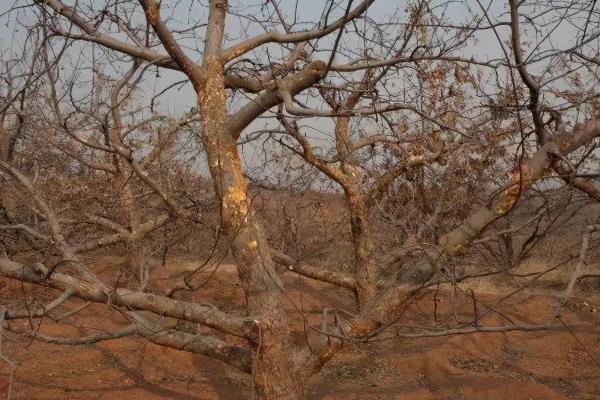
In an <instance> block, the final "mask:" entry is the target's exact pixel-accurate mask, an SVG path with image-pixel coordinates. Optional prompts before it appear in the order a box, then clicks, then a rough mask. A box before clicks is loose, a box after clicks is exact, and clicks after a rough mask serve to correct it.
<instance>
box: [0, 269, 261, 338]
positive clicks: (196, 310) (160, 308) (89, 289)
mask: <svg viewBox="0 0 600 400" xmlns="http://www.w3.org/2000/svg"><path fill="white" fill-rule="evenodd" d="M45 275H46V271H44V270H43V269H42V268H40V267H38V266H30V265H25V264H21V263H17V262H13V261H10V260H6V259H0V276H5V277H7V278H12V279H16V280H20V281H25V282H30V283H34V284H38V285H43V286H49V287H52V288H56V289H60V290H67V289H69V288H71V289H72V290H73V295H75V296H78V297H81V298H83V299H85V300H88V301H94V302H98V303H105V304H106V303H111V304H114V305H117V306H122V307H127V308H129V309H133V310H145V311H152V312H154V313H157V314H159V315H165V316H167V317H173V318H178V319H184V320H187V321H192V322H198V323H200V324H202V325H206V326H208V327H210V328H213V329H216V330H219V331H221V332H224V333H228V334H230V335H234V336H240V337H246V338H251V337H253V336H254V332H255V325H256V323H255V321H254V320H251V319H248V318H243V317H238V316H234V315H230V314H227V313H225V312H223V311H221V310H219V309H217V308H216V307H214V306H213V305H209V304H198V303H192V302H188V301H183V300H174V299H171V298H169V297H165V296H160V295H155V294H150V293H144V292H135V291H132V290H129V289H125V288H114V290H112V291H111V293H107V291H106V289H104V288H103V287H102V286H101V285H100V284H98V283H95V282H88V281H85V280H83V279H81V278H78V277H74V276H70V275H64V274H60V273H57V272H55V273H53V274H51V276H49V277H46V276H45Z"/></svg>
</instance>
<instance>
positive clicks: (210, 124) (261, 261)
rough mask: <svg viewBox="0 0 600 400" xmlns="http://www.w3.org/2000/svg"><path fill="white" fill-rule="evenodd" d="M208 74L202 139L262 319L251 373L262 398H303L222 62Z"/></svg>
mask: <svg viewBox="0 0 600 400" xmlns="http://www.w3.org/2000/svg"><path fill="white" fill-rule="evenodd" d="M203 67H204V68H206V70H207V72H208V74H207V76H208V78H207V79H206V81H205V82H204V84H203V85H202V86H201V88H200V90H199V92H198V106H199V109H200V111H201V114H202V117H203V118H202V129H203V134H202V139H203V144H204V149H205V152H206V155H207V159H208V165H209V169H210V173H211V177H212V181H213V184H214V187H215V190H216V193H217V196H218V197H219V198H220V200H221V230H222V234H223V237H224V240H225V241H226V243H228V244H230V245H231V250H232V253H233V256H234V257H235V260H236V265H237V268H238V272H239V276H240V280H241V282H242V287H243V289H244V292H245V296H246V302H247V307H248V313H249V315H250V316H251V317H252V318H255V319H256V320H257V323H258V321H260V337H259V339H258V341H257V343H255V350H256V352H255V355H254V360H253V369H252V376H253V381H254V390H255V394H256V395H257V397H258V398H259V399H300V398H302V390H301V386H300V382H299V381H298V379H297V373H296V372H297V371H296V367H295V365H294V363H293V361H292V360H293V359H294V357H293V355H294V350H295V349H294V347H293V346H292V345H291V343H290V330H289V326H288V322H287V317H286V314H285V310H284V307H283V301H282V300H283V295H282V294H283V284H282V282H281V280H280V279H279V276H278V274H277V273H276V271H275V268H274V264H273V261H272V260H271V255H270V253H269V246H268V243H267V240H266V237H265V235H264V233H263V230H262V227H261V225H260V223H259V222H258V221H257V219H256V217H255V215H254V213H253V211H252V209H251V205H250V203H249V201H248V198H247V186H246V181H245V178H244V176H243V174H242V167H241V164H240V158H239V154H238V151H237V144H236V142H235V140H234V138H233V136H232V135H231V134H230V133H229V132H228V131H227V130H226V128H225V127H226V121H227V108H226V102H225V100H226V96H225V86H224V82H223V71H222V66H221V65H220V64H219V63H218V62H217V60H214V62H213V60H210V59H209V60H206V61H205V64H204V66H203Z"/></svg>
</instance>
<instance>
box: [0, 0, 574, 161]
mask: <svg viewBox="0 0 600 400" xmlns="http://www.w3.org/2000/svg"><path fill="white" fill-rule="evenodd" d="M64 3H65V4H67V5H73V4H75V1H74V0H64ZM206 3H207V0H201V1H197V0H194V1H190V2H188V1H182V2H179V1H175V0H163V11H162V16H163V18H168V24H169V27H170V28H171V29H174V30H177V29H183V28H186V27H189V26H190V24H194V23H195V22H198V23H200V24H203V23H204V22H205V21H206V17H207V11H206ZM354 3H355V4H356V3H358V0H356V1H354ZM530 3H531V2H530V1H526V2H525V3H524V4H525V5H524V6H522V8H521V12H522V13H523V14H525V16H527V14H528V13H531V15H534V13H537V12H538V11H539V9H540V8H539V7H536V6H528V4H530ZM78 4H80V5H81V4H84V5H87V6H88V7H89V6H91V7H93V8H94V9H96V10H98V9H101V8H103V7H104V6H105V5H106V4H107V1H106V0H79V1H78ZM111 4H112V2H111ZM190 4H191V5H190ZM264 4H265V1H263V0H260V1H259V0H256V1H248V0H232V1H231V2H230V15H229V16H228V18H227V22H226V34H227V39H228V40H227V41H226V42H225V47H227V46H229V45H231V44H234V43H237V42H238V41H239V40H240V37H242V36H248V35H249V36H253V35H256V34H259V33H262V31H263V28H262V27H260V26H259V25H258V24H256V23H253V22H251V20H252V18H257V19H260V18H261V17H264V10H265V8H264V7H263V5H264ZM279 4H280V9H281V10H282V12H283V13H284V14H285V16H286V19H287V20H288V21H291V20H292V18H293V16H294V15H296V20H297V21H298V22H299V23H298V25H297V26H296V27H294V29H295V30H303V29H310V28H313V27H314V26H315V25H316V24H318V23H319V21H322V16H323V5H324V4H325V2H323V1H319V0H299V1H298V4H297V7H296V2H295V1H294V0H281V1H280V2H279ZM346 4H347V3H346V1H342V2H341V3H340V6H338V7H337V8H335V9H333V10H332V11H331V16H330V18H329V21H331V20H333V19H335V18H337V17H339V16H341V15H342V14H343V12H344V9H345V7H346ZM428 4H429V7H430V8H431V9H433V10H434V13H435V14H436V15H438V17H443V18H444V19H445V20H446V21H447V22H449V23H452V24H454V25H462V24H465V23H466V22H467V21H469V20H471V19H472V18H473V17H474V16H479V18H481V17H482V15H483V14H482V7H483V8H485V9H486V10H487V12H488V15H489V16H490V18H491V19H492V20H493V21H494V22H496V21H507V20H508V17H509V16H508V14H507V13H508V5H507V1H499V0H492V1H482V2H481V3H480V2H479V1H478V0H466V1H446V0H433V1H430V2H429V3H428ZM174 5H177V6H176V7H173V6H174ZM32 7H33V8H32ZM11 8H12V9H13V11H12V12H8V10H9V9H11ZM34 8H35V6H31V2H30V1H28V0H15V1H12V0H4V1H2V2H0V49H1V50H2V59H3V60H9V59H10V58H11V57H14V56H17V55H19V54H20V53H21V51H22V49H23V45H24V43H26V40H25V39H26V34H27V30H26V29H24V28H23V25H32V24H33V23H35V21H36V19H35V17H34V12H35V9H34ZM408 8H409V6H408V4H407V2H406V1H404V0H400V1H395V0H378V1H375V3H374V4H373V5H372V6H370V7H369V9H368V11H367V13H366V16H367V17H368V18H369V19H371V20H373V21H377V22H378V23H380V28H381V29H382V30H383V31H384V32H385V33H389V32H392V31H393V30H394V29H395V28H394V27H390V26H387V25H386V23H387V22H389V21H390V20H394V21H400V22H405V21H407V19H408V16H409V13H408V11H407V10H408ZM111 9H112V8H111ZM269 12H272V9H270V11H269ZM556 12H557V13H559V12H560V11H556ZM240 14H241V15H244V18H240V17H239V16H238V15H240ZM141 18H142V16H141V15H138V16H137V17H134V21H137V22H141V21H142V20H141ZM550 18H551V15H548V16H542V19H541V20H542V21H551V19H550ZM525 22H526V18H524V21H523V23H522V38H523V42H524V43H525V46H524V47H525V49H526V52H527V48H528V47H529V46H531V45H532V44H533V43H536V42H538V41H539V40H540V39H543V38H545V35H547V34H549V35H550V38H551V40H548V41H546V42H544V43H552V45H553V46H556V47H569V46H571V45H572V44H573V37H574V34H575V32H576V27H575V26H574V25H570V24H569V23H562V24H560V25H557V26H554V25H550V26H548V27H546V28H544V29H542V30H540V31H535V30H533V29H532V28H531V27H530V26H528V25H527V24H526V23H525ZM358 23H359V24H360V21H359V22H358ZM483 24H484V25H487V23H483ZM203 29H204V28H203V26H202V25H200V26H199V27H198V28H197V29H196V32H197V33H198V35H197V36H198V37H200V38H201V37H202V36H203ZM271 29H278V30H281V26H278V27H273V28H271ZM496 32H497V33H498V35H499V36H500V40H501V41H502V42H503V45H504V46H505V47H507V45H506V43H507V42H508V40H509V38H510V35H509V32H510V30H509V28H508V26H500V27H498V28H497V31H496ZM336 36H337V32H335V33H334V34H331V35H329V36H328V37H326V38H324V39H321V40H320V41H319V43H320V44H321V45H322V47H323V48H325V49H327V48H331V44H332V43H333V40H334V39H335V37H336ZM473 39H474V40H471V41H470V42H469V44H468V45H467V46H466V47H464V48H463V49H461V50H460V52H459V53H458V54H459V55H461V56H462V57H465V58H471V57H473V58H476V59H478V60H489V59H502V58H503V57H504V55H503V53H502V48H501V46H500V45H499V40H498V38H497V37H496V36H495V32H494V31H493V30H491V29H489V30H486V31H482V32H478V33H477V34H476V35H475V36H474V38H473ZM352 40H353V38H352V37H351V36H348V35H345V36H342V42H343V44H344V45H345V46H346V47H348V48H350V49H351V48H352V46H353V43H352ZM180 43H181V44H182V45H183V46H184V47H185V48H186V51H187V53H188V55H190V57H191V58H193V59H195V60H199V59H200V57H201V55H200V52H199V51H200V50H201V47H202V42H201V40H198V39H193V40H192V39H188V38H185V37H182V38H181V39H180ZM544 46H545V47H547V49H549V45H546V44H545V45H544ZM544 46H542V47H541V48H539V49H537V51H538V52H539V51H543V50H544ZM92 48H93V49H94V50H93V51H92V50H91V49H92ZM374 51H376V50H374ZM102 52H103V50H102V49H100V48H99V47H98V46H94V47H92V46H90V45H89V44H88V43H83V44H81V45H79V46H74V47H73V49H72V50H71V51H70V56H69V59H70V61H71V65H69V64H68V63H64V64H65V65H63V66H62V74H63V76H65V77H66V76H71V75H73V74H74V73H75V72H74V71H75V70H74V69H73V67H72V65H75V64H77V63H79V62H81V63H82V64H83V65H87V66H91V65H94V66H95V68H97V69H99V70H101V71H102V72H103V73H104V74H106V75H107V76H112V77H117V76H120V75H122V74H123V73H124V72H125V71H126V69H127V68H128V67H129V65H130V64H131V62H130V61H129V60H126V61H125V62H123V63H120V64H119V65H118V66H117V68H116V69H115V68H111V67H108V66H106V65H104V64H97V63H95V60H97V59H99V58H101V57H102ZM281 55H284V54H282V52H281V48H279V47H278V46H262V47H261V48H259V49H257V50H256V51H253V52H252V53H251V54H249V55H248V57H252V58H255V59H257V60H262V61H265V60H267V58H268V59H272V58H277V57H278V56H281ZM336 57H337V58H336V62H343V61H344V59H343V58H344V56H343V55H338V56H336ZM328 58H329V54H328V53H327V51H325V52H322V53H316V54H314V55H313V59H322V60H327V59H328ZM545 66H546V64H545V63H544V62H541V63H539V64H537V65H532V66H530V67H529V68H530V71H531V72H532V73H534V74H536V73H541V72H542V70H543V68H545ZM87 73H88V74H90V72H89V70H88V71H87ZM488 73H489V72H488ZM78 74H80V77H81V78H82V79H84V78H85V74H86V71H85V70H83V71H78ZM90 76H91V75H90ZM184 78H185V76H184V75H183V74H181V73H179V72H175V71H170V70H165V69H161V70H160V71H155V70H153V69H150V70H149V72H148V73H146V74H145V76H144V81H143V83H142V88H143V93H138V94H137V96H138V97H137V98H138V100H139V101H140V102H141V103H144V102H145V103H148V102H149V99H150V98H151V97H152V96H153V95H154V94H155V93H158V92H160V91H162V90H163V89H164V88H166V87H168V86H170V85H171V84H172V83H174V82H178V81H180V80H181V79H184ZM399 84H400V85H401V84H402V82H399ZM1 88H2V86H1V85H0V90H2V89H1ZM79 90H80V91H81V93H82V94H81V95H82V96H85V94H86V91H89V87H88V86H87V85H86V84H82V85H81V86H80V88H79ZM251 97H252V96H248V97H246V98H245V97H243V96H237V97H236V100H235V101H234V103H233V104H232V105H231V107H232V109H233V110H235V109H236V108H237V107H239V106H240V105H242V104H244V103H245V102H246V101H251ZM195 103H196V96H195V93H194V92H193V90H192V88H191V85H189V84H183V85H180V86H178V87H177V88H175V89H171V90H169V91H168V92H167V93H165V94H164V95H162V96H161V97H160V99H159V100H158V104H157V109H158V110H160V111H161V112H162V113H166V114H171V115H179V114H181V113H182V112H186V111H188V110H190V108H192V107H194V106H195ZM311 125H312V126H313V127H314V128H315V129H314V130H315V132H331V127H332V120H331V119H318V120H314V121H311ZM269 126H272V121H269V120H267V119H258V120H257V121H255V122H254V123H253V124H252V125H251V126H250V127H248V129H247V132H252V131H254V130H257V129H261V128H264V127H269ZM253 146H254V145H250V146H244V149H243V152H242V153H243V156H244V160H245V162H246V163H247V165H246V167H247V169H252V168H253V167H254V165H255V164H256V163H260V158H261V157H260V156H261V150H262V149H261V148H256V147H253Z"/></svg>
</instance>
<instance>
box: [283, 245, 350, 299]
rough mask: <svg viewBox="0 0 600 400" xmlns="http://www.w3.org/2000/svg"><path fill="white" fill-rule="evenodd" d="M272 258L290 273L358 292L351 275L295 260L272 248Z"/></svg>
mask: <svg viewBox="0 0 600 400" xmlns="http://www.w3.org/2000/svg"><path fill="white" fill-rule="evenodd" d="M271 258H273V261H275V262H276V263H278V264H281V265H284V266H285V267H287V269H288V270H289V271H292V272H295V273H297V274H299V275H302V276H306V277H307V278H311V279H314V280H317V281H321V282H327V283H330V284H332V285H335V286H340V287H343V288H346V289H350V290H356V280H355V279H354V277H352V276H351V275H347V274H343V273H341V272H336V271H330V270H327V269H324V268H320V267H315V266H313V265H309V264H305V263H303V262H299V261H297V260H294V259H293V258H292V257H290V256H288V255H287V254H284V253H282V252H281V251H279V250H275V249H273V248H271Z"/></svg>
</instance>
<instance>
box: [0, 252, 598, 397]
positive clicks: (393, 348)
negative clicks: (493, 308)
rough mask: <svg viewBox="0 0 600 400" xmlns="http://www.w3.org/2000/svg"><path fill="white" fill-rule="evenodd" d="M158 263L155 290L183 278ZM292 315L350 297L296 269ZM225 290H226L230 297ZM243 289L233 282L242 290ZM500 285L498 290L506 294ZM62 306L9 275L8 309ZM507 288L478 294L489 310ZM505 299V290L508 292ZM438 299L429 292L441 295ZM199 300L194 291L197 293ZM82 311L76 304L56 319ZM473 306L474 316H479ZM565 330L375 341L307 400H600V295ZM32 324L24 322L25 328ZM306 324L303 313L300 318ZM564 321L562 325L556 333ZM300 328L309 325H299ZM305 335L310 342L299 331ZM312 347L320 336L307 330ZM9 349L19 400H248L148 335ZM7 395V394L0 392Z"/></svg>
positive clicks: (93, 321)
mask: <svg viewBox="0 0 600 400" xmlns="http://www.w3.org/2000/svg"><path fill="white" fill-rule="evenodd" d="M117 265H118V264H117V261H116V260H108V261H107V260H103V262H102V263H101V264H98V265H96V267H95V269H96V271H97V272H99V273H100V274H105V273H108V272H110V271H111V270H113V269H114V268H116V267H117ZM173 265H179V266H180V265H187V266H188V267H189V265H190V263H189V262H188V263H187V264H186V263H185V262H174V263H172V264H171V266H169V267H166V268H164V267H158V268H157V269H156V270H155V271H154V273H153V281H152V285H153V286H154V287H165V286H168V285H170V284H172V283H173V280H174V279H173V276H174V275H175V274H176V272H177V271H176V270H177V268H175V267H173ZM236 279H237V278H236V276H235V274H234V272H233V270H232V269H231V268H227V267H226V266H223V267H221V268H220V269H219V271H218V273H216V274H214V276H213V277H212V279H211V280H209V281H208V282H207V284H206V285H205V287H204V288H203V289H202V290H200V291H198V292H197V293H195V294H194V295H193V298H211V300H212V301H213V303H215V304H217V305H219V304H221V305H227V306H229V307H231V305H233V306H234V307H235V306H236V304H237V305H238V306H241V302H242V301H243V300H242V299H243V297H242V294H241V291H240V290H239V289H236V290H233V291H232V290H231V288H232V286H233V285H235V281H236ZM285 281H286V285H287V286H288V287H290V288H291V290H290V295H289V296H288V302H289V308H290V313H291V314H293V315H297V314H298V312H297V308H300V309H302V310H304V312H305V314H306V315H307V316H308V320H309V321H311V322H313V323H317V322H318V320H319V318H321V314H320V310H321V309H322V308H323V307H324V306H331V305H334V306H345V305H346V304H349V303H350V299H348V298H346V297H345V295H343V294H340V293H338V292H337V291H336V290H332V289H331V288H330V287H326V286H325V285H320V284H316V283H314V282H309V281H307V280H303V279H300V278H298V277H294V276H291V275H289V274H286V277H285ZM225 287H227V288H228V290H227V291H226V290H223V289H224V288H225ZM233 287H235V286H233ZM497 289H498V288H497ZM23 290H24V291H25V292H26V293H28V298H32V297H33V296H34V294H35V297H36V298H42V299H52V298H53V297H55V296H56V293H52V292H50V291H48V290H46V289H42V288H39V287H34V286H29V285H24V287H21V285H20V284H18V283H15V282H11V281H8V280H1V279H0V296H1V299H2V303H4V304H10V303H11V302H10V301H9V300H7V299H14V298H22V296H23ZM498 292H502V290H500V289H498V290H491V289H490V290H489V291H488V293H485V290H482V289H481V288H479V289H478V291H477V295H478V297H480V298H481V299H484V300H485V301H486V302H487V303H488V304H490V303H492V302H493V301H494V300H497V299H498V298H499V297H500V294H498ZM504 292H507V290H505V291H504ZM432 293H433V292H431V294H432ZM189 296H192V295H189ZM438 297H439V299H438V305H437V311H438V312H439V315H440V317H439V318H440V323H439V324H440V327H443V325H444V323H445V322H444V321H446V320H447V321H452V320H453V319H454V318H455V315H454V314H453V313H451V312H449V310H450V308H449V304H450V302H451V300H452V295H451V293H445V294H443V295H440V296H438ZM432 298H433V296H430V294H429V293H428V294H425V295H424V296H423V298H422V299H421V300H420V301H418V302H417V303H416V304H415V305H414V306H413V307H412V308H411V309H410V310H409V311H408V313H407V315H406V317H405V318H404V319H403V320H402V323H403V324H405V325H413V326H414V325H423V324H426V323H427V324H431V321H432V315H433V300H432ZM466 299H467V298H466V297H465V298H464V299H463V301H462V303H461V298H460V297H457V298H454V300H452V302H454V303H455V305H457V308H458V309H459V310H462V309H463V308H464V310H462V311H459V313H458V314H457V315H456V317H457V318H458V319H459V320H460V319H461V318H463V317H464V319H465V320H467V319H468V317H469V311H468V310H469V309H470V307H471V306H470V304H469V302H468V301H467V300H466ZM556 302H557V300H556V298H553V297H551V296H545V295H543V294H539V293H533V292H523V293H519V294H517V295H515V296H514V297H511V298H510V299H509V300H507V302H506V303H505V304H503V305H502V306H501V308H502V310H504V311H503V313H505V314H504V315H505V316H507V317H509V318H512V319H516V320H518V321H521V322H529V323H535V322H540V321H542V320H543V319H544V318H545V316H546V315H548V313H549V311H550V310H551V309H552V308H553V307H554V306H555V305H556ZM81 304H83V302H82V301H81V300H69V302H68V304H65V305H63V306H62V308H61V309H60V310H59V311H55V312H54V315H60V314H61V313H63V312H66V311H68V310H70V309H74V308H76V307H77V306H79V305H81ZM471 311H472V310H471ZM563 320H564V322H565V323H566V324H567V326H569V328H570V330H567V329H556V330H549V331H543V332H511V333H493V334H473V335H462V336H453V337H442V338H435V339H432V338H420V339H399V338H394V339H389V340H384V341H380V342H377V343H373V344H368V345H367V344H360V345H347V346H346V347H345V348H344V349H343V350H342V351H341V352H340V353H339V355H337V356H336V357H335V358H334V360H332V361H331V362H330V363H329V364H327V366H326V367H325V368H324V370H323V371H322V372H321V373H320V374H319V375H317V376H315V377H314V378H313V379H312V380H311V382H310V383H309V385H307V387H306V389H305V393H306V398H307V399H323V400H325V399H328V400H342V399H344V400H350V399H361V400H362V399H402V400H430V399H432V400H435V399H440V400H441V399H444V400H445V399H456V400H459V399H460V400H463V399H464V400H471V399H472V400H475V399H477V400H480V399H485V400H506V399H508V400H548V399H557V400H558V399H578V400H584V399H600V366H599V365H598V364H597V363H596V361H594V358H595V360H600V350H599V349H600V323H599V322H600V296H595V295H593V294H589V293H588V294H585V295H584V294H581V293H578V294H577V297H575V298H573V299H572V301H570V302H569V304H568V307H567V309H566V310H565V311H564V313H563ZM126 322H127V321H126V320H125V318H124V317H123V316H122V315H121V314H119V313H117V312H115V311H112V310H110V309H109V308H108V307H106V306H104V305H97V304H94V305H90V306H89V307H87V308H86V309H85V310H83V311H81V312H80V313H78V314H76V315H74V316H71V317H68V318H65V319H64V320H62V321H61V322H60V323H54V322H52V321H50V320H47V321H44V322H43V323H42V325H41V327H40V332H43V333H45V334H47V335H55V336H76V335H78V334H79V335H90V334H94V333H95V332H97V331H98V329H104V330H110V329H115V328H117V327H119V326H123V324H125V323H126ZM483 323H484V324H486V325H490V324H494V323H496V324H498V323H502V318H501V317H499V316H496V317H489V318H486V319H485V321H484V322H483ZM25 324H27V322H23V323H22V325H15V326H21V327H26V325H25ZM294 324H295V326H297V327H298V328H300V327H301V318H299V317H294ZM558 325H559V324H557V326H558ZM298 331H299V332H300V331H301V329H298ZM296 336H297V337H295V340H306V338H305V336H304V335H302V334H300V333H298V334H297V335H296ZM308 340H309V342H311V341H316V340H318V338H317V337H316V335H313V334H312V333H309V337H308ZM3 353H4V355H6V356H7V357H9V358H10V359H11V360H12V361H14V362H15V363H16V364H17V365H18V367H17V369H16V371H15V375H14V381H13V386H12V399H13V400H17V399H27V400H35V399H44V400H55V399H56V400H58V399H61V400H62V399H103V400H116V399H128V400H141V399H144V400H150V399H248V398H251V397H252V387H251V383H250V380H249V379H248V377H247V376H245V375H244V374H243V373H240V372H237V371H236V370H234V369H232V368H230V367H228V366H226V365H225V364H222V363H220V362H218V361H213V360H211V359H210V358H207V357H204V356H200V355H192V354H188V353H185V352H180V351H177V350H172V349H167V348H162V347H158V346H155V345H153V344H150V343H148V342H146V341H144V340H143V339H139V338H124V339H119V340H113V341H107V342H101V343H98V344H95V345H88V346H79V347H69V346H59V345H51V344H47V343H44V342H40V341H32V340H30V339H27V338H24V337H22V336H17V335H14V334H5V335H4V343H3ZM8 376H9V375H8V369H7V366H6V364H5V363H3V362H1V361H0V393H6V390H7V380H8ZM0 397H1V396H0Z"/></svg>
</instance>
